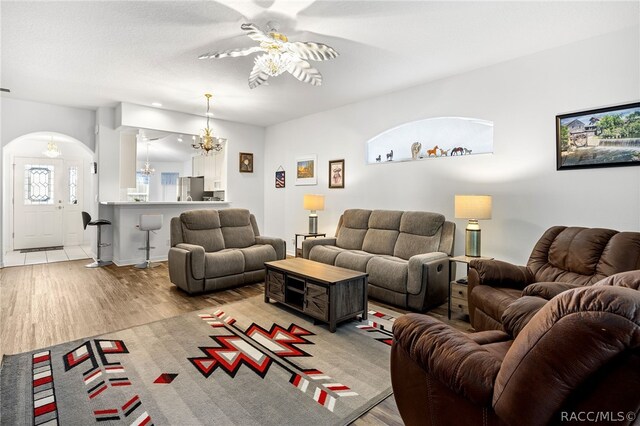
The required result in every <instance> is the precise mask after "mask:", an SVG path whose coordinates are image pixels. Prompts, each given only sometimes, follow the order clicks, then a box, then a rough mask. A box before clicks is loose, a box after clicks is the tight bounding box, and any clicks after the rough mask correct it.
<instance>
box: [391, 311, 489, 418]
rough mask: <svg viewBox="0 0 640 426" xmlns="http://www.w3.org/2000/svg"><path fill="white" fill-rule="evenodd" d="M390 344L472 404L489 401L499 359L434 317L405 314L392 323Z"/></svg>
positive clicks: (487, 402)
mask: <svg viewBox="0 0 640 426" xmlns="http://www.w3.org/2000/svg"><path fill="white" fill-rule="evenodd" d="M393 334H394V341H393V345H394V346H395V345H398V346H399V347H401V348H402V349H403V350H404V351H405V353H406V354H407V355H408V356H409V357H410V358H411V359H412V360H413V361H414V362H415V363H416V364H418V366H420V368H422V369H423V370H424V371H425V372H426V373H427V374H429V375H431V376H432V377H433V378H434V379H435V380H438V381H439V382H440V383H442V384H443V385H445V386H446V387H448V388H449V389H450V390H451V391H452V392H454V393H456V394H458V395H461V396H464V397H465V398H467V399H469V400H471V401H472V402H474V403H476V404H485V405H486V404H490V403H491V399H492V396H493V385H494V382H495V379H496V376H497V374H498V371H499V370H500V365H501V360H500V359H498V358H497V357H496V356H495V355H493V354H492V353H490V352H489V351H488V350H486V349H484V348H483V347H482V345H480V344H478V343H476V342H474V341H473V340H472V339H470V338H469V337H468V336H467V335H465V334H464V333H462V332H460V331H458V330H455V329H453V328H451V327H450V326H448V325H446V324H444V323H442V322H440V321H438V320H437V319H435V318H431V317H428V316H426V315H421V314H408V315H403V316H401V317H400V318H398V319H397V320H396V322H395V324H394V326H393Z"/></svg>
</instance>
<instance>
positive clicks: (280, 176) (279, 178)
mask: <svg viewBox="0 0 640 426" xmlns="http://www.w3.org/2000/svg"><path fill="white" fill-rule="evenodd" d="M285 182H286V181H285V173H284V169H283V168H282V166H280V167H279V168H278V170H276V188H284V185H285Z"/></svg>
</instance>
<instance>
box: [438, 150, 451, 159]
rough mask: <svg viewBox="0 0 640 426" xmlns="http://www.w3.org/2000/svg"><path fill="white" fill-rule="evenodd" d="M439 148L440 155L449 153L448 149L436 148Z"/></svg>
mask: <svg viewBox="0 0 640 426" xmlns="http://www.w3.org/2000/svg"><path fill="white" fill-rule="evenodd" d="M438 149H439V150H440V156H441V157H446V156H447V155H449V150H448V149H442V148H438Z"/></svg>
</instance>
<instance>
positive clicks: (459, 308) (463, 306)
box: [448, 256, 493, 319]
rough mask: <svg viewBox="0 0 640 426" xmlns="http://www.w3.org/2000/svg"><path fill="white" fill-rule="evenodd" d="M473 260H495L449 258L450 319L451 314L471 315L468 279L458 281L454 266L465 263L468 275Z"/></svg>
mask: <svg viewBox="0 0 640 426" xmlns="http://www.w3.org/2000/svg"><path fill="white" fill-rule="evenodd" d="M473 259H487V260H493V257H484V256H481V257H470V256H454V257H450V258H449V309H448V317H449V319H451V312H457V313H461V314H463V315H469V299H468V296H469V295H468V294H467V278H466V277H465V278H462V279H460V280H458V281H456V280H455V279H454V278H455V277H452V276H451V275H452V273H451V271H452V270H453V268H452V266H453V264H454V263H455V262H459V263H464V264H466V265H467V274H468V272H469V262H471V261H472V260H473Z"/></svg>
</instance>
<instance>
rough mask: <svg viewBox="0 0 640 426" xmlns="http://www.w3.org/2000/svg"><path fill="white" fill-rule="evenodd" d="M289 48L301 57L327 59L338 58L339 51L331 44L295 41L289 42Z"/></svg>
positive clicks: (315, 59) (316, 59) (314, 59)
mask: <svg viewBox="0 0 640 426" xmlns="http://www.w3.org/2000/svg"><path fill="white" fill-rule="evenodd" d="M287 47H288V48H289V50H291V51H292V52H293V53H294V54H296V55H297V56H298V57H300V58H301V59H311V60H312V61H326V60H329V59H334V58H337V57H338V55H339V53H338V52H337V51H336V50H335V49H334V48H333V47H331V46H327V45H326V44H322V43H313V42H302V41H294V42H289V43H288V44H287Z"/></svg>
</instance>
